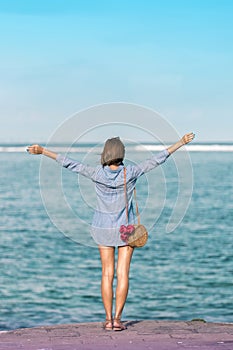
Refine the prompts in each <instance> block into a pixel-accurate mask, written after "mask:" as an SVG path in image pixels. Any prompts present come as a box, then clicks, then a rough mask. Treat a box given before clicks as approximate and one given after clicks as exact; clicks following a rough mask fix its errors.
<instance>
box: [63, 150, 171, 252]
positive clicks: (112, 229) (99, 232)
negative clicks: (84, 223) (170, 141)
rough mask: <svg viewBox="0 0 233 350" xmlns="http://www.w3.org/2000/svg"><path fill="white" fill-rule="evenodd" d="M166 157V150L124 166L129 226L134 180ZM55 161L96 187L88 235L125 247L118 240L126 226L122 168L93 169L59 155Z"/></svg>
mask: <svg viewBox="0 0 233 350" xmlns="http://www.w3.org/2000/svg"><path fill="white" fill-rule="evenodd" d="M168 157H169V152H168V151H167V149H165V150H163V151H161V152H159V153H157V154H156V155H154V156H152V157H151V158H150V159H147V160H145V161H143V162H141V163H139V164H137V165H127V166H126V183H127V196H128V213H129V214H128V215H129V224H133V223H134V222H135V217H134V212H133V204H132V200H133V190H134V187H135V185H136V181H137V179H138V178H139V177H140V176H142V175H143V174H145V173H147V172H149V171H151V170H152V169H154V168H156V167H157V166H159V165H160V164H162V163H164V162H165V161H166V159H167V158H168ZM56 161H57V162H58V163H59V164H60V165H61V166H63V167H65V168H67V169H69V170H71V171H73V172H75V173H78V174H80V175H83V176H85V177H87V178H89V179H90V180H92V181H93V182H94V184H95V191H96V196H97V205H96V209H95V212H94V216H93V220H92V226H91V235H92V237H93V239H94V241H95V242H96V244H98V245H102V246H111V247H119V246H125V245H127V243H126V242H124V241H122V240H121V238H120V233H119V228H120V226H121V225H126V224H127V223H126V209H125V194H124V165H120V166H119V167H118V169H117V170H112V169H111V168H110V167H109V166H107V165H106V166H102V165H99V166H96V167H92V166H89V165H85V164H83V163H81V162H79V161H76V160H73V159H71V158H69V157H65V156H63V155H61V154H58V156H57V158H56Z"/></svg>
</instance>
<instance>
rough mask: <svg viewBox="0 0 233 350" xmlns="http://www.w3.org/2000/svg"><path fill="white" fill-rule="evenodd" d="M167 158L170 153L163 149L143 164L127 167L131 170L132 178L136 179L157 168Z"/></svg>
mask: <svg viewBox="0 0 233 350" xmlns="http://www.w3.org/2000/svg"><path fill="white" fill-rule="evenodd" d="M169 156H170V153H169V152H168V150H167V149H165V150H163V151H162V152H159V153H157V154H155V155H154V156H153V157H151V158H150V159H147V160H145V161H144V162H141V163H139V164H137V165H131V166H129V167H131V169H130V170H131V173H132V176H133V177H135V178H138V177H139V176H141V175H143V174H144V173H147V172H149V171H151V170H152V169H154V168H156V167H157V166H159V165H161V164H163V163H164V162H165V161H166V160H167V158H168V157H169Z"/></svg>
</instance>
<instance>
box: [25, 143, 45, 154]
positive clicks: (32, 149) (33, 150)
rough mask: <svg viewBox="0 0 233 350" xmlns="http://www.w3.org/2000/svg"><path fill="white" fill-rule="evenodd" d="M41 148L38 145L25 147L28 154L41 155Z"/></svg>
mask: <svg viewBox="0 0 233 350" xmlns="http://www.w3.org/2000/svg"><path fill="white" fill-rule="evenodd" d="M43 149H44V148H43V147H41V146H40V145H32V146H28V147H27V152H28V153H30V154H42V153H43Z"/></svg>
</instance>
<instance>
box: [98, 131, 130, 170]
mask: <svg viewBox="0 0 233 350" xmlns="http://www.w3.org/2000/svg"><path fill="white" fill-rule="evenodd" d="M124 156H125V146H124V144H123V143H122V141H121V140H120V138H119V137H113V138H111V139H108V140H107V141H106V142H105V144H104V149H103V152H102V154H101V164H102V165H103V166H105V165H112V164H120V163H122V161H123V159H124Z"/></svg>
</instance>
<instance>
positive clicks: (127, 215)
mask: <svg viewBox="0 0 233 350" xmlns="http://www.w3.org/2000/svg"><path fill="white" fill-rule="evenodd" d="M124 192H125V211H126V219H127V225H128V224H129V208H128V196H127V188H126V167H124ZM134 200H135V204H136V215H137V219H138V225H140V214H139V210H138V202H137V196H136V188H134Z"/></svg>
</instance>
